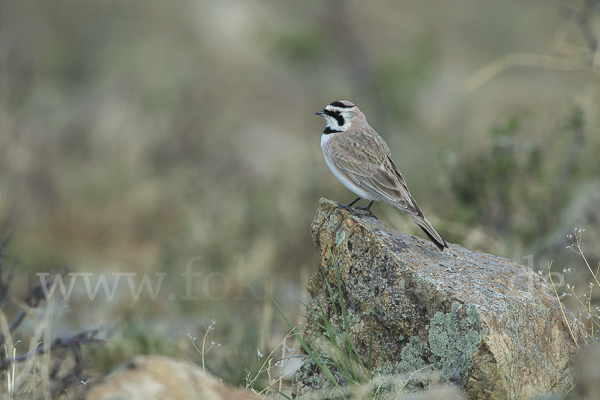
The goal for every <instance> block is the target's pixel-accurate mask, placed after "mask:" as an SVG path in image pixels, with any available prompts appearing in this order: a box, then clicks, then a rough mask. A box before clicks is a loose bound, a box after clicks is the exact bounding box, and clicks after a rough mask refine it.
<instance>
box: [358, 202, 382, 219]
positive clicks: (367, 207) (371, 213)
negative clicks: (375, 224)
mask: <svg viewBox="0 0 600 400" xmlns="http://www.w3.org/2000/svg"><path fill="white" fill-rule="evenodd" d="M374 201H375V200H371V202H370V203H369V205H368V206H366V207H356V209H357V210H363V211H368V212H369V215H370V216H371V217H373V218H375V219H377V217H376V216H375V214H373V212H372V211H371V206H372V205H373V202H374Z"/></svg>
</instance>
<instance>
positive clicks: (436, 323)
mask: <svg viewBox="0 0 600 400" xmlns="http://www.w3.org/2000/svg"><path fill="white" fill-rule="evenodd" d="M312 234H313V239H314V241H315V243H316V246H317V251H318V252H319V253H320V264H319V270H318V272H317V273H316V274H315V275H314V276H313V277H311V279H310V281H309V284H308V287H307V289H308V290H309V292H310V293H311V295H312V297H313V300H312V302H311V304H310V308H311V309H312V310H314V311H316V312H317V313H319V312H321V311H320V310H323V311H324V313H325V314H326V316H327V319H328V320H329V321H330V322H331V323H332V325H333V326H334V327H335V330H336V331H337V333H338V334H339V338H338V341H340V342H343V340H344V339H343V338H344V336H345V335H344V333H343V332H344V331H345V327H344V321H343V319H344V318H343V317H342V315H341V314H342V312H341V309H342V304H343V306H344V308H345V311H346V323H347V324H348V332H349V337H350V340H351V341H352V342H353V343H354V345H355V346H356V348H357V351H358V353H360V355H361V356H362V359H363V362H364V363H365V365H367V363H368V354H369V347H370V341H371V340H372V342H373V344H372V350H371V351H372V363H373V369H374V370H377V371H379V373H380V374H382V375H386V374H392V375H393V374H397V375H402V374H404V376H406V375H407V374H410V373H411V372H412V371H416V370H419V369H422V368H425V369H424V370H425V371H428V372H429V376H430V378H429V379H430V380H431V379H433V380H434V381H439V382H441V383H444V382H446V383H451V384H454V385H458V386H459V387H460V388H461V389H462V391H463V392H464V393H465V395H466V397H467V398H468V399H478V400H480V399H519V400H522V399H529V398H532V397H533V396H536V395H540V394H546V393H551V392H561V391H564V390H565V389H569V388H570V387H571V386H572V384H573V374H572V371H571V368H570V365H571V361H572V358H573V355H574V353H575V351H576V350H577V345H576V343H575V342H577V343H580V344H581V343H583V341H584V338H583V333H582V326H581V324H580V323H579V322H577V321H576V320H575V319H574V317H573V316H572V314H571V313H569V312H568V311H567V310H564V315H565V316H566V319H567V320H568V321H569V325H570V329H569V327H568V326H567V323H566V322H565V318H564V317H563V311H562V310H561V305H560V304H559V302H558V301H557V299H556V297H555V296H554V294H553V292H552V291H551V288H550V287H549V286H548V285H547V284H546V283H545V282H544V280H543V279H542V277H540V276H539V275H538V274H536V273H534V272H533V271H531V270H529V269H527V268H526V267H524V266H521V265H518V264H516V263H514V262H512V261H510V260H507V259H505V258H500V257H496V256H493V255H490V254H485V253H481V252H477V251H470V250H467V249H465V248H463V247H461V246H458V245H454V244H451V245H450V248H449V249H447V250H445V251H443V252H441V251H439V250H438V249H437V248H436V246H435V245H434V244H433V243H431V242H430V241H428V240H425V239H420V238H415V237H412V236H409V235H406V234H403V233H401V232H398V231H397V230H395V229H393V228H390V227H389V226H387V225H386V224H384V223H382V222H381V221H379V220H377V219H375V218H372V217H369V216H368V215H367V214H366V213H362V212H359V211H348V210H344V209H340V208H338V207H337V203H333V202H331V201H329V200H325V199H322V200H321V203H320V208H319V210H318V213H317V217H316V218H315V220H314V222H313V224H312ZM338 277H339V282H340V284H341V285H340V286H341V290H342V293H343V303H342V302H340V299H339V298H337V293H338ZM309 315H310V316H311V317H312V318H314V319H315V320H316V321H320V322H321V323H323V322H324V321H322V320H321V319H320V318H319V317H318V316H317V314H315V313H314V312H312V311H311V312H309ZM372 321H373V322H372ZM303 335H304V338H305V340H306V341H307V342H308V343H310V344H311V346H313V348H314V349H315V352H316V353H320V354H324V355H325V356H324V357H325V359H326V357H327V356H326V355H327V354H328V351H329V352H331V348H329V349H328V346H327V345H326V344H323V343H324V342H325V343H326V342H327V336H326V335H323V327H319V326H317V325H315V324H314V323H313V324H308V326H307V328H306V329H305V331H304V334H303ZM329 347H331V346H329ZM329 365H333V363H330V364H329ZM428 366H429V367H428ZM333 370H335V368H334V367H333ZM338 372H339V371H338ZM340 375H342V374H339V373H338V374H337V375H336V376H338V377H339V376H340ZM409 377H410V375H409ZM294 379H295V381H296V383H297V390H298V394H300V395H306V394H310V393H314V392H315V391H317V390H320V389H323V387H327V386H328V385H330V386H331V384H330V383H328V382H327V380H326V379H325V378H324V377H323V374H322V372H321V370H320V369H319V368H318V367H317V366H316V365H315V364H314V363H312V362H308V363H306V364H305V365H304V366H303V367H302V368H301V369H300V370H299V371H298V372H297V373H296V375H295V377H294ZM409 381H410V382H411V383H410V384H409V385H408V386H412V387H413V389H418V388H423V387H426V386H427V385H428V382H427V379H423V378H418V379H415V377H413V378H411V379H409ZM343 384H344V383H343V382H342V386H343ZM406 386H407V385H405V387H404V389H403V390H406Z"/></svg>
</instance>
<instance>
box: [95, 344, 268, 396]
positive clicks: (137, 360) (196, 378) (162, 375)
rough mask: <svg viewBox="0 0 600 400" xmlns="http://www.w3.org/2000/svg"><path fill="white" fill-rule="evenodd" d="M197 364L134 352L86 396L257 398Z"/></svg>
mask: <svg viewBox="0 0 600 400" xmlns="http://www.w3.org/2000/svg"><path fill="white" fill-rule="evenodd" d="M260 398H261V397H259V396H258V395H256V394H254V393H252V392H249V391H246V390H241V389H234V388H231V387H229V386H228V385H225V384H223V383H222V382H220V381H219V380H217V379H216V378H215V377H213V376H211V375H208V374H205V373H204V372H202V369H201V368H199V367H198V366H196V365H194V364H191V363H189V362H186V361H182V360H176V359H172V358H169V357H163V356H157V355H150V356H136V357H134V358H133V359H131V360H130V361H129V362H127V363H126V364H125V365H123V366H122V367H120V368H118V369H117V370H115V371H113V372H111V373H110V374H109V375H108V376H106V377H105V378H104V379H103V380H102V382H100V383H98V384H96V385H94V386H93V387H92V388H91V390H90V391H89V392H88V393H87V396H86V397H85V399H86V400H225V399H227V400H256V399H260Z"/></svg>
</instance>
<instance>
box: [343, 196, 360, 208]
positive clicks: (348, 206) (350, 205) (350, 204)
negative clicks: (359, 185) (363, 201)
mask: <svg viewBox="0 0 600 400" xmlns="http://www.w3.org/2000/svg"><path fill="white" fill-rule="evenodd" d="M359 200H360V197H357V198H356V199H354V201H353V202H352V203H349V204H346V205H343V204H341V203H338V207H339V208H343V209H346V210H347V209H352V206H353V205H354V203H356V202H357V201H359Z"/></svg>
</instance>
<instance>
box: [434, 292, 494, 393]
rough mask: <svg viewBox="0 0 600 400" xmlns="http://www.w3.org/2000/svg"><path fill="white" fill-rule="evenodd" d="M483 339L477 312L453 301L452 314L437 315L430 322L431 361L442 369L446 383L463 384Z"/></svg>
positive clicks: (470, 307) (439, 313)
mask: <svg viewBox="0 0 600 400" xmlns="http://www.w3.org/2000/svg"><path fill="white" fill-rule="evenodd" d="M461 309H462V310H461ZM461 311H462V312H461ZM482 339H483V333H482V332H481V320H480V318H479V313H478V312H477V309H476V308H475V307H473V306H466V307H465V306H464V305H462V304H459V303H456V302H454V303H452V309H451V311H450V312H449V313H447V314H445V313H443V312H437V313H436V314H435V315H434V317H433V318H432V319H431V322H430V326H429V338H428V343H429V349H430V350H431V353H432V355H431V356H430V357H429V362H431V363H434V364H435V365H436V366H437V367H438V368H439V369H440V371H441V373H442V377H443V379H444V380H445V381H446V382H452V383H456V384H460V383H461V381H462V379H463V378H464V377H465V375H466V373H467V371H468V369H469V360H470V359H471V356H472V355H473V353H474V352H475V350H477V346H479V343H480V342H481V340H482Z"/></svg>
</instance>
